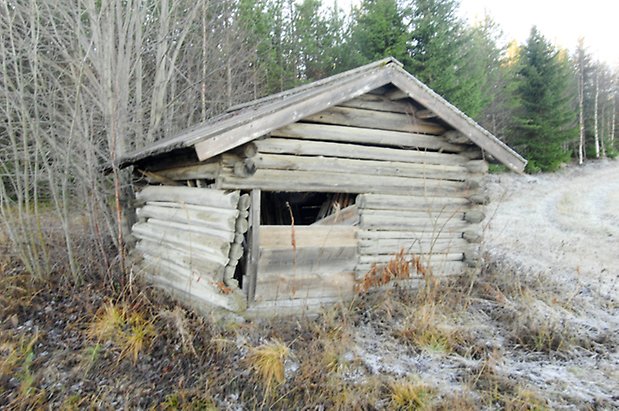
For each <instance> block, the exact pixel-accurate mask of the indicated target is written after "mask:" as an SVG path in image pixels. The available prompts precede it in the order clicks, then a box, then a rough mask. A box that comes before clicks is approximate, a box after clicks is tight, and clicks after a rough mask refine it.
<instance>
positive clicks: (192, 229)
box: [143, 218, 243, 243]
mask: <svg viewBox="0 0 619 411" xmlns="http://www.w3.org/2000/svg"><path fill="white" fill-rule="evenodd" d="M143 222H145V221H143ZM148 224H151V225H155V226H161V227H164V228H168V229H173V230H176V231H178V232H181V233H198V234H205V235H208V236H211V237H216V238H219V239H221V240H223V241H225V242H229V243H230V242H237V241H236V235H235V233H233V232H230V231H222V230H217V229H213V228H208V227H204V226H201V225H196V224H193V223H191V222H188V223H187V224H183V223H177V222H174V221H167V220H159V219H157V218H149V219H148ZM242 237H243V236H242V235H241V241H242Z"/></svg>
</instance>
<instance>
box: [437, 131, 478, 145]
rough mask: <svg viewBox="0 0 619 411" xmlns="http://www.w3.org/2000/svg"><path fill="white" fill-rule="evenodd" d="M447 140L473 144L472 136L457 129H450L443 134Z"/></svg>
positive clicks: (454, 142) (455, 142)
mask: <svg viewBox="0 0 619 411" xmlns="http://www.w3.org/2000/svg"><path fill="white" fill-rule="evenodd" d="M443 137H444V138H445V140H447V141H448V142H450V143H453V144H473V142H472V141H471V139H470V138H468V137H467V136H465V135H464V134H462V133H461V132H459V131H457V130H449V131H446V132H445V133H444V134H443Z"/></svg>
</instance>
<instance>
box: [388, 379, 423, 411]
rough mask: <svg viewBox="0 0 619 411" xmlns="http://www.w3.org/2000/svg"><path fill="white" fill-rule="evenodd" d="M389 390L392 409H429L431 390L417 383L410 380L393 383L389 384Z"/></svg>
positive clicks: (411, 410)
mask: <svg viewBox="0 0 619 411" xmlns="http://www.w3.org/2000/svg"><path fill="white" fill-rule="evenodd" d="M389 389H390V391H391V401H390V408H392V409H395V410H410V411H413V410H429V409H431V400H432V391H433V390H432V389H431V388H429V387H428V386H427V385H425V384H423V383H421V382H419V381H414V380H410V379H406V380H398V381H394V382H392V383H391V384H389Z"/></svg>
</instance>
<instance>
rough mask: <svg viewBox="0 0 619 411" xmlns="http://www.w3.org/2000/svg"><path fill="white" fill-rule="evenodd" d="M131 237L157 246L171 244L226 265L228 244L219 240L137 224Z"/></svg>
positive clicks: (147, 224) (146, 224)
mask: <svg viewBox="0 0 619 411" xmlns="http://www.w3.org/2000/svg"><path fill="white" fill-rule="evenodd" d="M133 235H135V236H136V237H137V238H138V239H140V240H148V241H152V242H155V243H158V244H162V245H164V244H167V243H172V244H175V245H177V246H183V247H186V248H187V249H188V250H192V251H195V252H202V253H204V255H205V257H208V258H209V259H211V260H212V261H215V262H217V263H220V264H223V265H225V264H227V263H228V252H229V250H230V243H227V242H222V241H221V239H217V238H213V237H210V236H207V235H202V234H196V233H180V232H178V231H176V230H168V229H162V228H160V227H155V226H153V225H151V224H149V223H137V224H135V225H134V226H133Z"/></svg>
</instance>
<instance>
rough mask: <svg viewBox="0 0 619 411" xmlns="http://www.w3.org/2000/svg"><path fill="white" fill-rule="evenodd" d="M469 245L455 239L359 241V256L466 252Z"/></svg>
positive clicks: (460, 239) (462, 240)
mask: <svg viewBox="0 0 619 411" xmlns="http://www.w3.org/2000/svg"><path fill="white" fill-rule="evenodd" d="M468 246H469V243H468V242H467V241H466V240H464V239H462V238H454V239H447V240H443V239H430V240H426V239H424V240H419V239H382V240H368V239H364V240H359V254H360V255H363V254H370V255H372V254H394V253H397V252H399V251H400V250H404V251H405V252H407V253H419V254H428V253H433V252H436V253H446V252H464V251H465V250H468Z"/></svg>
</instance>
